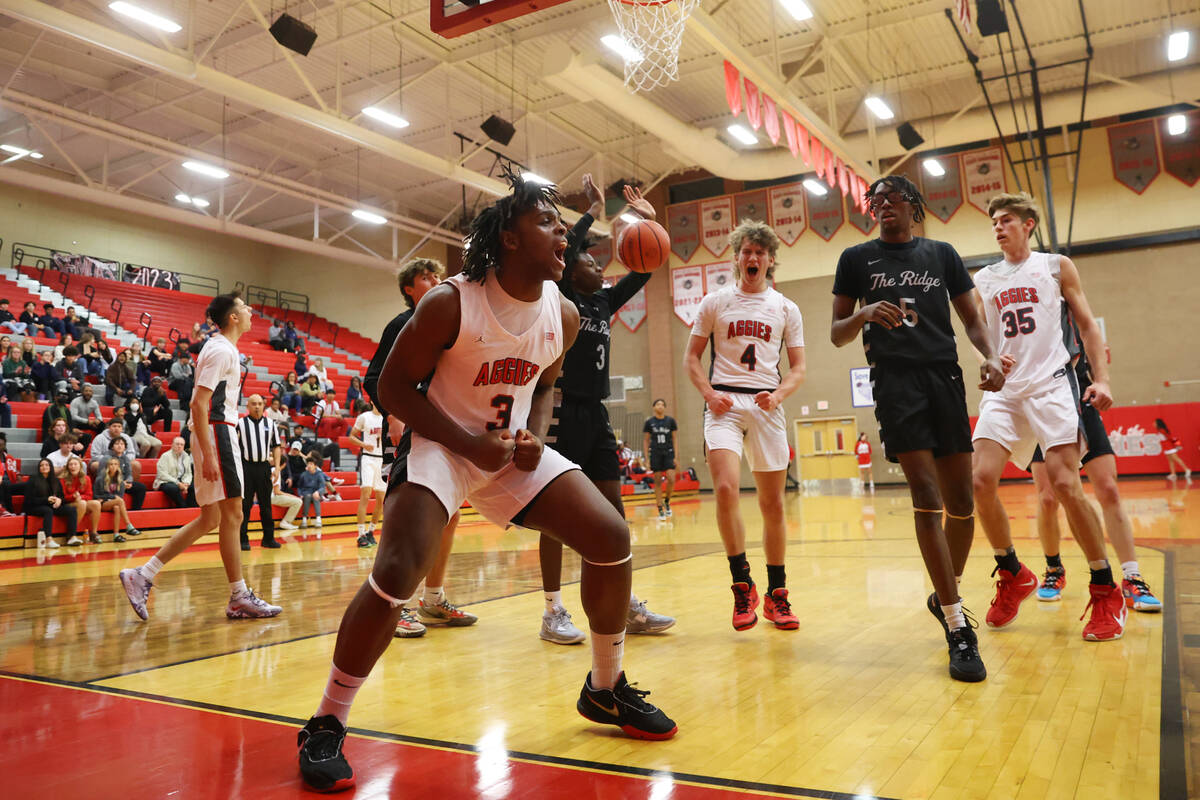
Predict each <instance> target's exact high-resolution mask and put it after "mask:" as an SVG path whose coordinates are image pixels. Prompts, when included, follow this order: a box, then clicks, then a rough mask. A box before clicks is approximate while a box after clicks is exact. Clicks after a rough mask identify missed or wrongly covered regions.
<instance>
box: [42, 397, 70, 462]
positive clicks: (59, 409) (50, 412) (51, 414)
mask: <svg viewBox="0 0 1200 800" xmlns="http://www.w3.org/2000/svg"><path fill="white" fill-rule="evenodd" d="M60 419H61V420H62V421H63V428H62V429H63V433H66V432H67V431H68V430H70V429H71V410H70V408H69V407H68V406H67V393H66V392H65V391H63V392H55V394H54V402H52V403H50V404H49V405H47V406H46V410H45V411H43V412H42V442H43V443H44V442H46V441H47V440H51V441H54V442H57V441H58V439H57V438H54V439H50V437H51V436H52V435H53V428H54V423H55V421H56V420H60ZM74 432H75V431H72V433H74ZM55 447H58V445H56V444H55V445H52V446H51V449H54V448H55ZM43 455H44V454H43Z"/></svg>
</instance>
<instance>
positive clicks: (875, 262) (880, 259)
mask: <svg viewBox="0 0 1200 800" xmlns="http://www.w3.org/2000/svg"><path fill="white" fill-rule="evenodd" d="M880 261H883V259H882V258H877V259H875V260H874V261H868V262H867V266H868V267H869V266H871V265H872V264H878V263H879V262H880Z"/></svg>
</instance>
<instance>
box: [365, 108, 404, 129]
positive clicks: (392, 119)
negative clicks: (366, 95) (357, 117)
mask: <svg viewBox="0 0 1200 800" xmlns="http://www.w3.org/2000/svg"><path fill="white" fill-rule="evenodd" d="M362 113H363V114H364V115H366V116H368V117H370V118H371V119H375V120H379V121H380V122H382V123H383V124H385V125H391V126H392V127H393V128H407V127H408V120H406V119H405V118H404V117H401V116H397V115H396V114H393V113H392V112H390V111H384V110H383V109H382V108H378V107H376V106H367V107H366V108H364V109H363V110H362Z"/></svg>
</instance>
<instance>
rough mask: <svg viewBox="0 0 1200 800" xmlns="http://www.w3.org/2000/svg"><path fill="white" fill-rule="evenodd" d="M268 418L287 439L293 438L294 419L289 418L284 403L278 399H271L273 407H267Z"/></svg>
mask: <svg viewBox="0 0 1200 800" xmlns="http://www.w3.org/2000/svg"><path fill="white" fill-rule="evenodd" d="M266 417H267V419H269V420H271V421H272V422H274V423H275V425H276V426H277V427H278V428H279V430H280V431H281V432H282V435H283V436H284V437H285V438H289V439H290V438H291V436H292V418H291V417H290V416H288V412H287V409H286V408H284V407H283V403H281V402H280V401H279V398H278V397H272V398H271V405H270V406H268V407H267V411H266Z"/></svg>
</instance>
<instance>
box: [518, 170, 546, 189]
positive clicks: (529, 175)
mask: <svg viewBox="0 0 1200 800" xmlns="http://www.w3.org/2000/svg"><path fill="white" fill-rule="evenodd" d="M521 177H522V178H524V179H525V180H527V181H533V182H534V183H540V184H541V185H542V186H553V185H554V181H552V180H548V179H546V178H543V177H542V176H541V175H538V174H537V173H536V172H522V173H521Z"/></svg>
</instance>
